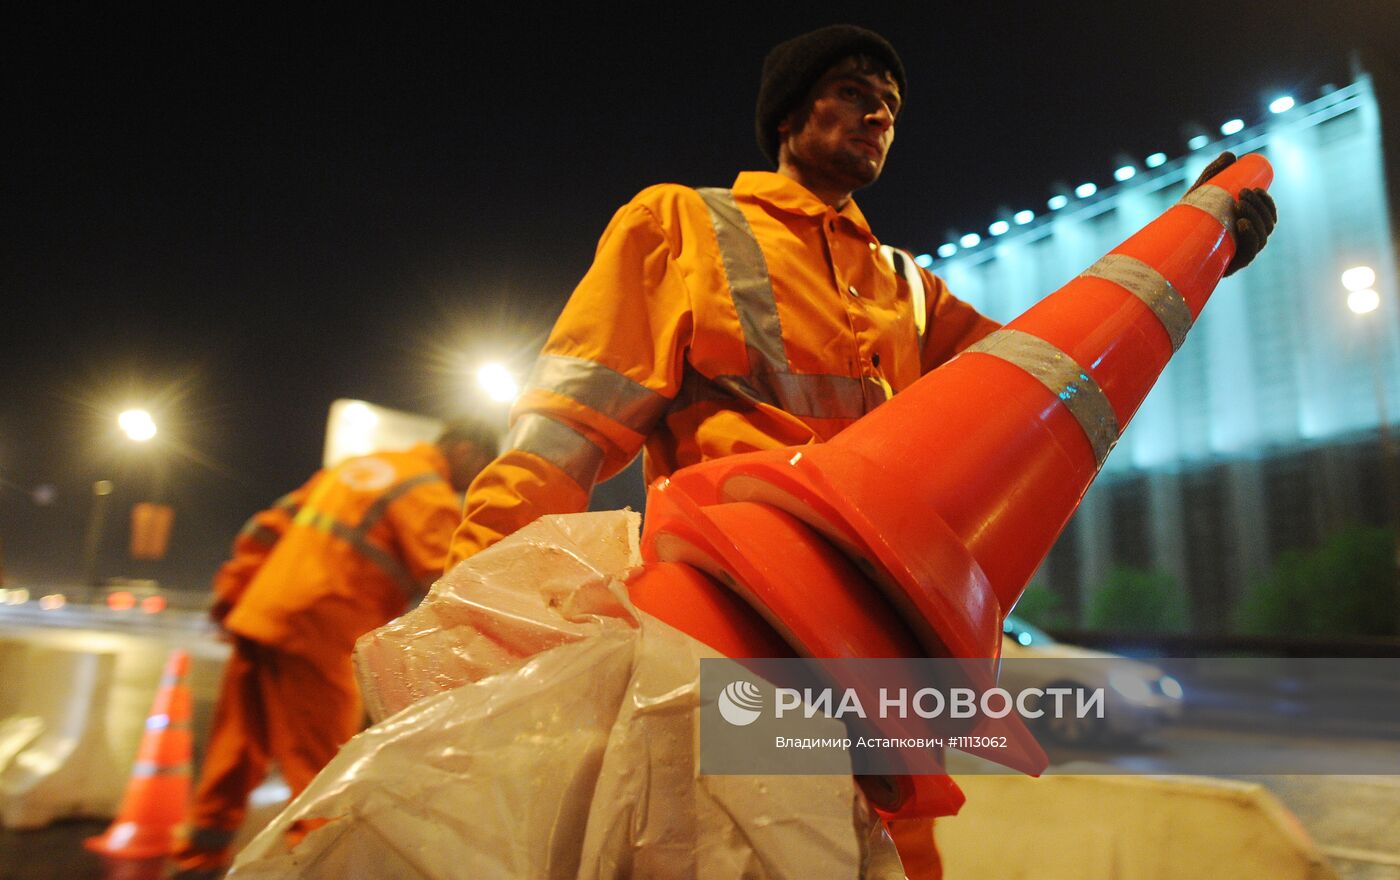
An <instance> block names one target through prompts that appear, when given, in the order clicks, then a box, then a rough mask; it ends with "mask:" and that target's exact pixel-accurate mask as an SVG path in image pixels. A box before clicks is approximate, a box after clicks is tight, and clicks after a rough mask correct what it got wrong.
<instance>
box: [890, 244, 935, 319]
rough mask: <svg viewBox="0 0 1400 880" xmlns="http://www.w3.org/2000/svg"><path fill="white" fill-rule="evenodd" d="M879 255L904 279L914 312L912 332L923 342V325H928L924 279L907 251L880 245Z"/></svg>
mask: <svg viewBox="0 0 1400 880" xmlns="http://www.w3.org/2000/svg"><path fill="white" fill-rule="evenodd" d="M880 254H881V255H882V256H883V257H884V258H885V259H886V260H887V261H888V262H889V264H890V267H891V268H893V269H894V270H895V272H897V273H898V274H899V275H901V276H903V277H904V283H905V284H907V285H909V299H910V302H911V305H912V306H913V311H914V331H915V332H916V333H917V334H918V335H919V339H920V340H923V338H924V329H925V325H926V324H927V323H928V306H927V304H926V296H925V293H924V278H923V276H922V275H920V274H919V264H918V263H915V262H914V258H913V257H911V256H910V255H909V252H908V251H904V250H901V249H899V248H897V247H890V246H889V245H887V244H882V245H880Z"/></svg>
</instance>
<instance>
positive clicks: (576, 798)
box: [230, 512, 904, 880]
mask: <svg viewBox="0 0 1400 880" xmlns="http://www.w3.org/2000/svg"><path fill="white" fill-rule="evenodd" d="M587 518H591V519H587ZM636 536H637V517H636V515H635V514H630V513H626V512H614V513H608V514H577V515H572V516H560V517H546V518H544V519H542V520H541V521H538V522H537V523H535V524H534V525H532V526H530V527H528V528H527V529H524V530H522V531H521V532H519V533H517V535H516V536H513V537H512V538H508V539H506V541H503V542H501V543H500V544H498V545H496V546H495V547H493V548H492V549H491V550H488V551H486V552H485V553H482V554H479V555H477V556H476V557H473V558H472V559H471V560H468V561H467V562H466V563H463V565H461V566H459V567H458V568H457V569H455V570H454V571H453V572H452V573H451V574H449V575H448V576H447V577H445V578H444V579H443V580H442V581H441V582H439V584H438V585H437V586H436V587H435V588H434V590H433V592H432V594H431V595H430V596H429V597H428V599H427V600H425V602H424V604H423V605H422V606H420V607H419V608H418V609H417V610H416V611H415V612H412V613H411V614H410V615H406V616H405V618H401V619H400V620H399V621H396V622H394V623H392V624H390V625H389V626H388V627H385V628H384V629H381V630H379V631H377V632H376V633H374V634H371V636H367V637H366V639H365V640H362V642H361V645H360V648H359V649H358V650H359V651H360V653H359V655H358V657H357V661H358V663H359V666H358V668H359V672H360V676H361V681H362V683H364V685H365V687H366V690H367V693H366V697H367V702H369V701H370V700H369V698H370V697H371V694H370V693H368V691H370V690H371V689H373V690H374V691H375V694H374V699H375V700H377V701H378V705H379V706H380V707H381V709H392V710H396V711H395V714H392V715H391V716H390V717H387V718H385V719H384V720H383V721H381V722H380V723H378V724H376V725H375V726H374V727H371V728H370V729H369V730H367V731H365V732H364V733H362V734H360V735H359V736H357V737H356V738H355V739H353V740H351V742H350V743H348V744H347V745H346V746H345V747H344V748H343V749H342V750H341V751H340V753H339V754H338V755H337V756H336V758H335V759H334V760H333V761H332V762H331V763H330V765H328V766H327V767H326V769H325V770H324V771H322V773H321V774H320V775H319V776H317V777H316V779H315V780H314V781H313V782H312V783H311V785H310V786H309V787H308V788H307V789H306V791H304V792H303V793H302V794H301V795H300V796H299V797H298V798H297V799H296V800H294V801H293V802H292V803H291V804H290V805H288V807H287V809H286V810H285V811H284V812H283V813H282V814H281V815H280V816H278V817H277V819H275V820H274V821H273V822H272V823H271V824H270V825H269V826H268V827H267V828H266V829H264V830H263V832H262V833H261V834H260V835H258V837H256V838H255V839H254V840H253V841H252V842H251V843H250V844H249V845H248V847H247V848H246V849H245V850H244V851H243V852H242V853H240V854H239V856H238V859H237V861H236V862H235V865H234V870H233V872H232V873H231V875H230V876H231V877H234V878H237V880H249V878H283V877H290V876H296V877H304V878H312V880H319V878H327V880H329V878H371V877H373V878H381V877H393V878H407V880H413V878H423V880H445V878H458V877H461V878H532V880H533V878H549V880H554V878H560V880H563V878H578V880H604V878H609V880H613V878H616V880H621V878H653V877H654V878H706V880H710V878H715V880H725V878H741V877H742V878H755V880H763V878H773V880H779V878H784V880H786V878H811V877H823V878H840V877H851V878H875V880H893V878H902V877H903V876H904V874H903V871H902V869H901V868H900V867H899V861H898V857H897V855H896V854H895V852H894V849H893V846H892V844H890V842H889V838H888V837H887V836H885V835H884V834H883V832H882V831H881V830H880V826H879V823H878V822H877V821H876V820H875V819H874V817H873V816H872V814H871V813H870V810H869V808H868V806H867V805H866V802H865V800H864V798H863V796H862V795H861V794H860V793H859V791H858V789H857V788H856V786H855V785H854V783H853V781H852V779H851V777H849V776H809V777H799V776H771V777H770V776H700V775H699V773H698V731H699V714H698V710H699V688H698V681H697V679H698V669H699V661H700V659H701V658H702V657H711V656H715V654H714V653H713V652H712V651H710V650H709V649H708V648H706V647H705V646H704V645H702V644H701V643H699V642H697V641H695V640H694V639H691V638H690V637H689V636H686V635H684V634H683V633H680V632H678V631H676V630H674V629H672V628H671V627H669V626H666V625H665V624H663V623H661V622H660V621H657V620H655V619H653V618H650V617H647V616H646V615H642V614H640V613H639V612H637V611H636V610H635V609H633V608H632V607H631V606H630V604H629V603H628V602H627V600H626V593H625V588H624V587H623V579H624V578H625V576H626V574H627V572H628V570H629V569H630V568H631V567H632V566H633V565H635V564H636V562H637V552H636V548H637V544H636ZM532 559H534V560H536V561H535V562H534V563H532V562H531V560H532ZM566 572H567V573H568V574H567V575H566ZM566 578H572V579H573V580H572V587H570V585H569V583H568V582H567V580H566ZM532 645H539V646H540V647H539V649H538V650H536V651H534V652H531V651H530V647H531V646H532ZM423 650H432V651H445V652H447V653H448V656H447V657H446V658H441V657H439V658H424V657H417V656H412V655H414V654H416V653H418V652H420V651H423ZM304 820H313V821H324V822H325V823H326V824H324V825H322V826H321V827H318V828H316V830H314V831H312V832H311V833H310V834H308V835H307V836H306V837H305V839H303V840H302V841H301V842H300V843H299V844H297V845H296V846H295V847H294V848H290V849H289V848H288V844H287V838H286V832H287V831H288V830H289V829H291V828H292V827H293V825H294V824H295V823H297V822H299V821H304Z"/></svg>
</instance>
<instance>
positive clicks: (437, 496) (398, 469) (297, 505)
mask: <svg viewBox="0 0 1400 880" xmlns="http://www.w3.org/2000/svg"><path fill="white" fill-rule="evenodd" d="M496 442H497V441H496V437H495V435H494V433H493V432H491V431H490V430H488V429H486V428H484V427H482V426H480V425H476V424H474V423H469V422H460V423H454V424H452V425H450V426H449V427H448V429H447V430H446V431H445V432H444V433H443V434H442V436H441V437H440V438H439V439H438V441H437V442H436V443H433V444H429V443H420V444H418V445H417V446H414V447H413V448H412V449H409V450H407V451H404V452H382V453H377V454H375V455H368V456H362V457H359V458H353V459H350V460H348V461H346V462H343V463H341V464H339V465H336V466H335V467H331V468H327V469H325V470H322V471H319V472H317V473H316V474H315V475H314V476H313V477H312V478H311V479H310V480H309V481H307V483H306V484H305V485H304V486H302V487H301V488H300V489H297V490H296V491H294V492H292V493H290V494H289V495H286V496H285V497H283V498H282V499H280V500H279V501H278V502H277V503H276V504H275V505H274V506H273V507H271V508H269V509H268V510H264V511H262V512H261V513H258V514H257V515H255V516H254V517H253V518H252V519H251V520H249V521H248V524H247V525H246V526H244V528H243V530H242V531H241V532H240V533H239V535H238V537H237V539H236V540H235V541H234V555H233V558H232V559H230V560H229V561H228V562H227V563H225V564H224V566H223V567H222V568H221V569H220V570H219V573H218V574H217V575H216V576H215V579H214V591H215V594H216V600H215V605H214V609H213V616H214V619H215V620H216V621H218V622H219V623H220V624H221V625H222V627H223V628H224V629H225V630H226V631H227V632H228V633H229V634H230V636H231V637H232V639H233V643H234V649H233V655H232V657H231V658H230V659H229V662H228V665H227V667H226V668H225V671H224V678H223V682H222V685H221V689H220V693H219V700H218V705H217V707H216V708H215V714H214V727H213V731H212V733H211V735H210V741H209V746H208V749H207V751H206V755H205V759H204V765H203V769H202V771H201V774H200V780H199V784H198V787H197V789H196V792H195V799H194V806H193V808H192V810H191V814H190V826H191V827H190V833H189V839H188V841H187V842H186V843H185V844H184V846H183V847H182V848H181V850H180V851H179V852H178V853H177V854H176V856H175V862H176V867H177V868H178V871H179V872H178V873H177V874H175V876H176V877H179V878H198V877H215V876H218V874H219V873H221V872H222V871H223V869H224V868H225V867H227V865H228V863H229V861H230V859H231V853H230V852H229V845H230V844H231V842H232V840H233V837H234V835H235V833H236V832H237V830H238V827H239V825H241V824H242V822H243V818H244V815H245V814H246V812H247V801H248V796H249V794H250V793H251V792H252V791H253V789H254V788H255V787H257V786H258V785H259V784H260V783H261V782H262V779H263V777H264V776H265V775H266V773H267V769H268V764H269V762H276V764H277V766H278V767H279V768H280V770H281V772H282V776H283V778H284V779H285V780H286V782H287V785H288V787H289V788H290V789H291V791H292V794H293V795H296V794H298V793H300V792H301V790H302V789H304V788H305V787H306V786H307V784H309V783H310V782H311V780H312V778H313V777H314V776H315V775H316V774H317V773H318V772H319V771H320V770H321V768H322V767H324V766H325V765H326V764H327V763H328V762H329V761H330V759H331V758H332V757H334V756H335V753H336V751H337V750H338V749H339V748H340V746H341V745H343V744H344V743H345V742H346V741H347V740H349V739H350V737H352V736H354V735H355V733H356V732H357V731H358V730H359V728H360V725H361V722H362V719H363V709H362V706H361V702H360V695H359V692H358V689H357V688H356V686H355V679H354V672H353V669H352V665H351V654H352V651H353V650H354V647H355V640H356V639H357V638H359V637H360V636H361V635H363V634H364V633H366V632H368V631H369V630H371V629H374V628H375V627H378V626H381V625H383V624H384V623H386V622H388V621H389V620H391V619H392V618H394V617H396V616H397V615H399V614H401V613H402V612H403V611H404V609H405V608H406V607H407V606H408V604H409V603H411V602H414V601H416V600H417V599H419V598H420V597H421V596H422V595H423V594H424V592H425V591H426V590H427V588H428V586H430V585H431V583H432V581H433V580H434V579H436V578H437V576H438V575H439V574H441V572H442V567H443V561H444V559H445V557H446V555H447V548H448V543H449V541H450V539H451V536H452V530H453V529H454V528H455V527H456V525H457V523H458V521H459V520H460V518H461V509H462V508H461V497H460V495H459V494H458V493H460V492H462V491H465V489H466V487H467V486H468V485H469V484H470V483H471V481H472V479H473V478H474V477H475V476H476V474H477V473H478V472H479V471H480V470H481V469H482V468H483V467H484V466H485V465H486V464H487V463H488V462H489V461H490V460H491V459H492V457H494V455H495V453H496Z"/></svg>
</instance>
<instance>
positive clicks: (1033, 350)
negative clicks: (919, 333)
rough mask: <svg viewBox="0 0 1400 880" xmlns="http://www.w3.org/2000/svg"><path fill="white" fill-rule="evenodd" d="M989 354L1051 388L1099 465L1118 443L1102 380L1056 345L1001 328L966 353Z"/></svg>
mask: <svg viewBox="0 0 1400 880" xmlns="http://www.w3.org/2000/svg"><path fill="white" fill-rule="evenodd" d="M974 352H976V353H981V354H989V355H992V356H993V357H998V358H1001V359H1002V360H1004V361H1006V362H1007V363H1010V364H1015V365H1016V366H1018V367H1020V368H1021V369H1023V370H1025V371H1026V372H1027V373H1029V374H1030V375H1031V376H1034V377H1035V378H1036V380H1038V381H1039V382H1040V384H1042V385H1044V386H1045V387H1046V388H1048V389H1050V391H1051V393H1053V394H1054V395H1055V396H1056V397H1058V398H1059V399H1060V401H1061V402H1063V403H1064V405H1065V407H1066V408H1067V409H1068V410H1069V411H1070V414H1071V415H1073V416H1074V418H1075V420H1076V421H1078V422H1079V427H1080V428H1082V429H1083V430H1084V436H1085V437H1087V438H1088V439H1089V445H1090V446H1092V447H1093V450H1094V460H1095V462H1096V463H1097V464H1098V465H1099V466H1102V465H1103V461H1104V459H1105V458H1107V457H1108V453H1109V451H1110V450H1112V449H1113V444H1115V443H1117V442H1118V417H1117V416H1116V415H1114V413H1113V405H1112V404H1110V403H1109V402H1108V396H1107V395H1105V394H1104V393H1103V389H1102V388H1100V387H1099V383H1098V382H1095V381H1094V377H1092V376H1090V375H1089V372H1088V371H1087V370H1085V369H1084V368H1083V367H1081V366H1080V365H1079V364H1077V363H1075V362H1074V360H1073V359H1072V358H1071V357H1070V356H1069V355H1067V354H1065V353H1064V352H1063V351H1060V350H1059V349H1058V348H1056V347H1055V346H1053V345H1051V344H1050V343H1048V342H1046V341H1045V340H1043V339H1040V338H1038V337H1036V336H1032V335H1030V334H1029V333H1023V332H1022V331H1020V330H1009V329H1002V330H998V331H996V332H995V333H993V334H991V335H990V336H987V337H985V338H983V339H982V340H981V341H980V342H977V343H974V344H973V345H970V346H968V347H967V349H965V350H964V351H963V354H971V353H974Z"/></svg>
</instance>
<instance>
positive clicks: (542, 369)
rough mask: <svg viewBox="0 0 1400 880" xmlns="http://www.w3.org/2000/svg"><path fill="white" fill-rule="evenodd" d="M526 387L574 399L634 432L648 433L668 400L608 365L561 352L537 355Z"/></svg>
mask: <svg viewBox="0 0 1400 880" xmlns="http://www.w3.org/2000/svg"><path fill="white" fill-rule="evenodd" d="M526 387H527V388H541V389H544V390H545V391H551V392H553V393H555V394H559V395H562V396H564V397H567V398H569V399H570V400H574V401H577V402H579V403H581V404H583V405H584V406H586V407H588V408H589V409H591V410H594V411H595V412H599V413H602V414H603V415H605V416H607V417H608V418H610V419H612V420H613V421H615V422H617V423H618V424H620V425H623V426H625V427H627V428H630V429H631V430H633V431H636V432H637V433H638V434H648V433H650V432H651V429H652V427H653V426H654V425H655V424H656V420H657V418H659V417H660V415H661V414H662V413H663V412H665V411H666V407H667V405H668V404H670V402H671V401H669V400H667V399H666V398H665V397H662V396H661V395H660V394H657V393H656V392H655V391H652V390H651V389H650V388H648V387H646V386H645V385H643V384H641V383H640V382H634V381H633V380H631V379H629V378H627V377H626V376H624V375H622V374H621V373H619V372H617V371H616V370H614V369H611V368H610V367H605V366H603V365H602V364H600V363H597V362H596V361H590V360H586V359H584V358H576V357H566V356H564V355H554V354H544V355H540V358H539V360H537V361H535V367H534V369H533V370H531V371H530V378H529V380H528V381H527V382H526Z"/></svg>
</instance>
